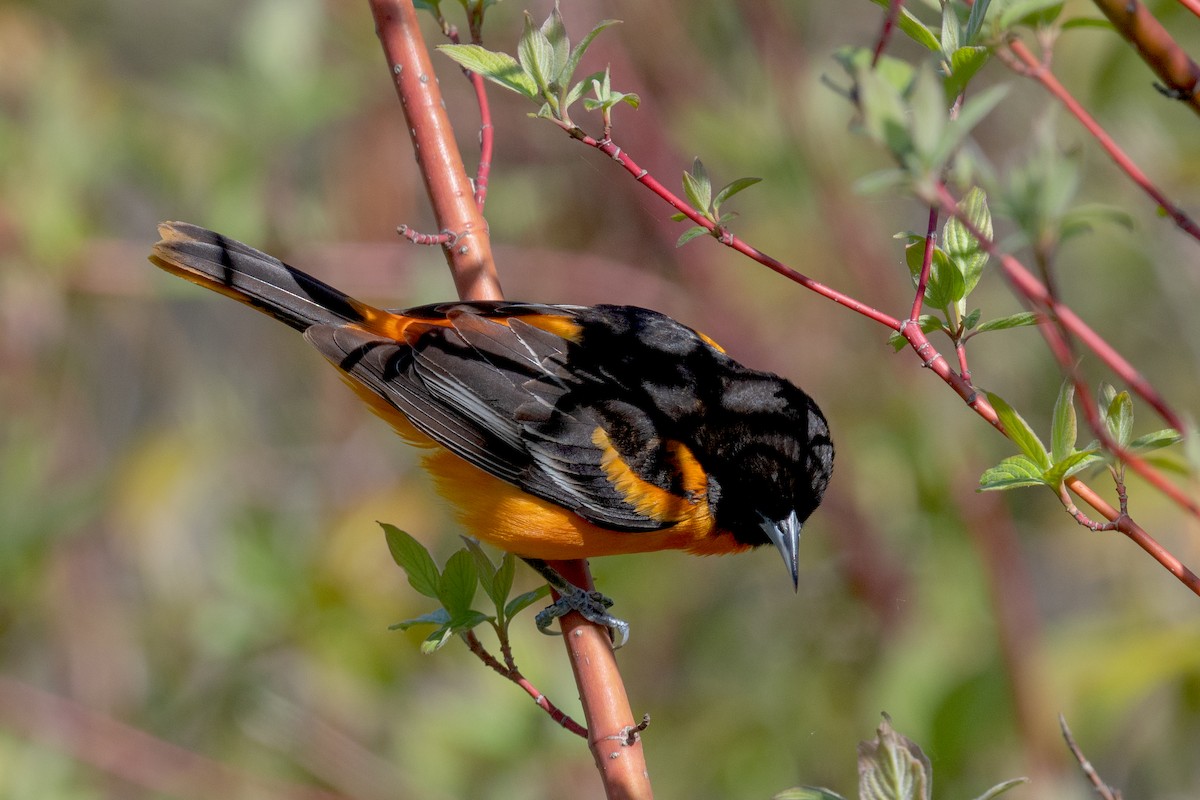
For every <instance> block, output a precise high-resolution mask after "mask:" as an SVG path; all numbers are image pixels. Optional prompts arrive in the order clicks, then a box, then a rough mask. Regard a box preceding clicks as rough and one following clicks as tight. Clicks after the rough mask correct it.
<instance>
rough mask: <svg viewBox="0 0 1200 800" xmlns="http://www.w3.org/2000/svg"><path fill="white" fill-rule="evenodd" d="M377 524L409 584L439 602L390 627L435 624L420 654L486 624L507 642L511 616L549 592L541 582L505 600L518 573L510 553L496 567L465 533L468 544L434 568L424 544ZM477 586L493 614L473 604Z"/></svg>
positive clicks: (389, 527) (393, 526) (395, 529)
mask: <svg viewBox="0 0 1200 800" xmlns="http://www.w3.org/2000/svg"><path fill="white" fill-rule="evenodd" d="M380 527H382V528H383V533H384V536H385V538H386V539H387V546H388V551H389V552H390V553H391V554H392V559H393V560H394V561H395V562H396V564H397V565H398V566H399V567H400V568H401V569H402V570H404V573H405V574H406V575H407V576H408V582H409V584H411V585H412V587H413V588H414V589H416V590H417V591H418V592H419V593H421V594H423V595H425V596H426V597H429V598H431V599H434V600H437V601H439V602H440V603H441V604H442V607H441V608H438V609H435V610H433V611H431V612H429V613H427V614H422V615H420V616H419V617H413V618H412V619H406V620H403V621H401V622H397V623H396V624H394V625H392V626H391V627H392V629H393V630H407V629H409V628H411V627H414V626H416V625H435V626H437V627H436V629H435V630H434V631H433V632H432V633H430V634H429V636H428V637H426V639H425V641H424V642H423V643H422V644H421V652H423V653H432V652H434V651H436V650H440V649H441V648H442V647H443V646H445V644H446V642H448V641H450V639H451V637H453V636H456V635H457V636H461V635H463V634H465V633H467V632H468V631H471V630H474V629H475V628H477V627H479V626H480V625H482V624H484V623H485V622H486V623H490V624H491V626H492V627H493V628H494V629H495V631H496V634H497V636H499V637H500V639H501V641H507V640H508V626H509V623H510V622H511V621H512V619H513V617H515V616H516V615H517V614H519V613H521V611H523V610H525V609H526V608H528V607H529V606H530V605H532V604H534V603H536V602H537V601H538V600H540V599H541V598H543V597H545V596H546V595H547V594H549V593H550V589H549V587H548V586H544V585H543V586H541V587H539V588H537V589H535V590H533V591H530V592H525V593H524V594H521V595H518V596H517V597H514V598H511V599H510V598H509V593H510V592H511V591H512V585H513V576H514V574H515V571H516V558H515V556H513V554H512V553H505V554H504V557H503V558H502V559H501V560H500V563H499V565H497V564H495V563H494V562H493V561H492V560H491V558H489V557H488V555H487V553H485V552H483V548H481V547H480V546H479V542H477V541H475V540H474V539H469V538H467V537H463V540H464V541H465V542H466V547H464V548H462V549H461V550H456V551H455V552H454V553H453V554H452V555H451V556H450V558H449V559H447V560H446V567H445V569H443V570H438V568H437V564H435V563H434V560H433V556H431V555H430V554H429V551H428V550H427V549H425V545H423V544H421V543H420V542H418V541H417V540H416V539H414V538H413V537H412V536H411V535H409V534H408V533H405V532H404V531H402V530H400V529H399V528H397V527H396V526H395V525H388V524H387V523H380ZM480 587H482V588H483V591H484V593H485V594H486V595H487V596H488V599H490V600H491V601H492V604H493V605H494V606H495V613H494V614H485V613H484V612H482V611H477V610H475V609H474V608H472V607H471V604H472V602H473V601H474V599H475V593H476V590H477V589H478V588H480Z"/></svg>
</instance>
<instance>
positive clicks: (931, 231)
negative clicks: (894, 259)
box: [908, 205, 938, 324]
mask: <svg viewBox="0 0 1200 800" xmlns="http://www.w3.org/2000/svg"><path fill="white" fill-rule="evenodd" d="M937 224H938V207H937V206H936V205H932V206H930V207H929V222H928V224H926V226H925V252H924V254H923V255H922V256H921V274H920V276H919V277H918V278H917V294H916V296H915V297H914V298H913V304H912V311H910V312H909V313H908V321H909V322H910V323H913V324H916V323H917V319H918V318H919V317H920V316H921V307H922V305H923V304H924V302H925V289H926V288H927V287H928V286H929V273H930V271H931V270H932V269H933V251H934V248H935V247H936V246H937Z"/></svg>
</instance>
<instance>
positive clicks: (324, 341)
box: [305, 304, 670, 531]
mask: <svg viewBox="0 0 1200 800" xmlns="http://www.w3.org/2000/svg"><path fill="white" fill-rule="evenodd" d="M504 308H505V307H504V306H495V305H488V306H482V305H481V306H479V307H478V310H479V311H482V312H483V313H478V312H477V310H476V308H475V307H472V306H471V305H467V304H458V305H454V306H448V307H447V308H446V310H445V315H444V319H445V321H446V322H445V323H442V324H431V325H415V326H413V327H412V331H413V333H412V335H411V336H410V337H409V340H408V341H405V342H396V341H393V340H391V339H388V338H384V337H379V336H376V335H374V334H371V333H368V332H365V331H363V330H361V329H359V328H357V327H346V326H341V325H338V326H333V325H316V326H313V327H312V328H310V329H309V330H308V331H307V332H306V333H305V338H307V339H308V340H309V341H310V342H311V343H312V344H313V346H315V347H316V348H317V349H318V350H319V351H320V352H321V353H322V354H323V355H324V356H325V357H326V358H328V359H329V360H331V361H332V362H333V363H334V364H336V365H337V366H338V367H339V368H341V369H343V370H344V371H346V372H347V373H349V374H350V375H351V376H352V377H353V378H355V379H356V380H357V381H359V382H361V383H363V384H364V385H366V386H367V387H368V388H370V389H371V390H372V391H373V392H375V393H376V394H378V395H379V396H380V397H383V398H384V399H385V400H387V401H388V402H389V403H391V404H392V405H393V406H395V407H396V408H397V409H398V410H400V411H401V412H402V413H403V414H404V415H405V417H407V418H408V420H409V421H410V422H411V423H412V424H413V425H414V426H415V427H416V428H418V429H419V430H420V431H422V432H423V433H425V434H426V435H428V436H429V437H431V438H432V439H434V440H435V441H437V442H439V443H440V444H442V445H443V446H444V447H446V448H447V449H449V450H451V451H452V452H454V453H456V454H457V455H459V456H461V457H462V458H464V459H466V460H467V461H469V462H470V463H472V464H474V465H475V466H477V467H479V468H481V469H484V470H486V471H487V472H489V473H491V474H492V475H494V476H496V477H498V478H500V479H502V480H505V481H508V482H509V483H512V484H515V485H517V486H519V487H520V488H521V489H523V490H524V491H526V492H529V493H530V494H532V495H535V496H537V497H540V498H543V499H545V500H549V501H550V502H553V503H556V504H558V505H561V506H563V507H565V508H568V509H571V510H572V511H575V512H576V513H578V514H579V515H580V516H582V517H583V518H585V519H587V520H589V521H591V522H594V523H596V524H599V525H603V526H605V527H609V528H613V529H617V530H627V531H645V530H657V529H660V528H663V527H665V526H667V525H669V524H670V522H669V521H661V520H656V519H654V518H652V517H649V516H647V515H645V514H642V513H640V512H639V511H638V510H637V509H636V508H635V507H634V506H632V505H631V504H629V503H628V502H626V501H625V500H624V499H623V497H622V496H621V494H620V493H619V492H618V491H617V489H616V488H615V487H614V486H613V485H612V484H611V482H610V481H609V480H608V478H607V476H606V474H605V472H604V469H603V467H602V465H601V459H602V457H603V455H604V450H603V449H602V448H601V447H600V446H598V445H597V444H596V443H595V442H594V440H593V437H594V436H595V432H596V430H597V429H598V428H599V429H605V428H606V427H607V426H606V425H605V423H604V417H603V415H602V413H601V408H600V405H599V404H600V403H602V402H604V398H607V397H610V396H611V393H612V386H611V385H610V384H607V383H606V380H605V379H601V378H600V377H599V376H598V375H597V374H595V372H594V371H592V370H587V369H583V368H581V363H580V364H577V363H576V362H582V361H583V359H573V358H572V356H573V354H574V352H577V351H578V348H579V346H578V345H577V344H575V343H574V342H571V341H569V340H567V339H564V338H561V337H560V336H557V335H555V334H553V333H549V332H547V331H546V330H542V329H541V328H539V327H536V326H535V325H532V324H529V323H527V322H524V321H522V319H521V317H520V316H503V315H502V314H498V313H496V312H497V311H501V312H502V311H503V309H504ZM512 308H513V309H519V310H520V313H524V314H530V313H536V312H539V311H540V312H542V313H552V314H555V315H562V314H564V313H569V307H546V306H530V305H524V304H523V305H520V306H516V305H513V306H512ZM421 311H422V312H425V313H426V314H427V313H428V312H427V311H426V310H425V309H421ZM497 319H503V320H504V321H503V322H501V321H497ZM446 323H448V324H446ZM623 405H624V404H623ZM624 413H626V414H628V413H637V412H636V410H634V409H630V408H626V409H625V410H624ZM631 422H632V423H633V425H634V427H645V428H647V429H650V427H651V426H649V425H648V424H646V425H638V424H637V421H631ZM646 422H647V423H648V420H647V421H646Z"/></svg>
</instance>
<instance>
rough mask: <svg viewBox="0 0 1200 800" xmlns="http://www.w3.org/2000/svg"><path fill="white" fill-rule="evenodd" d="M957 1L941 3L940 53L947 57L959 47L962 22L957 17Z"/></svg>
mask: <svg viewBox="0 0 1200 800" xmlns="http://www.w3.org/2000/svg"><path fill="white" fill-rule="evenodd" d="M957 5H958V4H957V3H942V36H941V42H940V44H941V46H942V55H943V56H945V57H946V58H949V57H950V56H951V55H953V53H954V51H955V50H957V49H958V48H959V41H960V39H961V38H962V23H961V22H960V21H959V19H958V9H957Z"/></svg>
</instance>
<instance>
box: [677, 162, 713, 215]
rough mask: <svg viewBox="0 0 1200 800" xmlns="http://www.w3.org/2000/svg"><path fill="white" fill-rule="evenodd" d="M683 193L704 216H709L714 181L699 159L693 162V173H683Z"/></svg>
mask: <svg viewBox="0 0 1200 800" xmlns="http://www.w3.org/2000/svg"><path fill="white" fill-rule="evenodd" d="M683 191H684V194H686V195H687V198H688V202H689V203H691V204H692V206H693V207H694V208H695V209H696V210H698V211H699V212H700V213H702V214H707V213H708V211H709V204H710V203H711V202H712V179H711V178H709V177H708V170H707V169H705V168H704V162H702V161H701V160H700V159H699V158H697V159H695V160H694V161H692V171H691V172H688V171H686V170H685V171H684V173H683Z"/></svg>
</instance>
